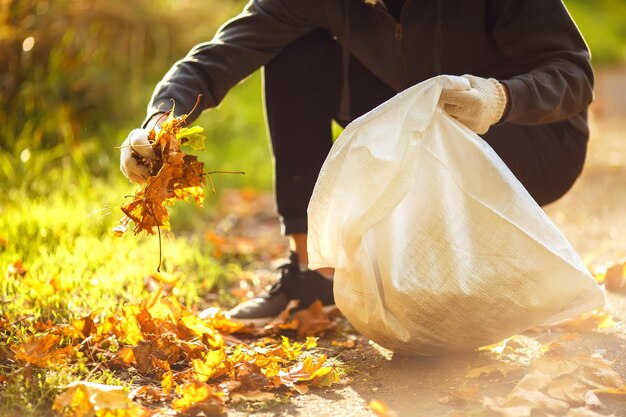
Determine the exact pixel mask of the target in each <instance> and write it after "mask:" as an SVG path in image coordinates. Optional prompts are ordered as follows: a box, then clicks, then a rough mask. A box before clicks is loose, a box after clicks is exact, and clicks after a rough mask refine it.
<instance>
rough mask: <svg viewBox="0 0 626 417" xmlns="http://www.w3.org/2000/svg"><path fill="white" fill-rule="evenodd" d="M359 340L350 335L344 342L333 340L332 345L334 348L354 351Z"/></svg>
mask: <svg viewBox="0 0 626 417" xmlns="http://www.w3.org/2000/svg"><path fill="white" fill-rule="evenodd" d="M357 340H358V337H357V336H355V335H353V334H349V335H346V339H345V340H343V341H340V340H334V339H333V340H332V341H331V344H332V345H333V346H337V347H342V348H346V349H354V348H355V347H356V341H357Z"/></svg>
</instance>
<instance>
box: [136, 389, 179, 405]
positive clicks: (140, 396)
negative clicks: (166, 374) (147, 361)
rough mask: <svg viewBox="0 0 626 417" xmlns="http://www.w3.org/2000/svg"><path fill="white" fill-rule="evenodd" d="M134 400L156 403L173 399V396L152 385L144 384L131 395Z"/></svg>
mask: <svg viewBox="0 0 626 417" xmlns="http://www.w3.org/2000/svg"><path fill="white" fill-rule="evenodd" d="M130 396H131V398H132V399H133V400H140V401H142V402H146V403H150V404H154V403H162V402H165V401H171V400H172V396H171V395H169V393H166V392H164V391H162V390H160V389H158V388H157V387H154V386H152V385H144V386H142V387H139V388H137V389H136V390H134V391H133V392H132V394H131V395H130Z"/></svg>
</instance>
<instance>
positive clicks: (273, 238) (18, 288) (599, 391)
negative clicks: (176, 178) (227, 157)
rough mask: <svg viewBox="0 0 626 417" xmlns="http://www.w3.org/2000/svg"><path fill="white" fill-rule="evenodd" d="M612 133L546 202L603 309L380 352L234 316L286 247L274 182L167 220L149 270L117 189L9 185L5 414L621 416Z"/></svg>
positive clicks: (623, 225) (314, 317) (331, 323)
mask: <svg viewBox="0 0 626 417" xmlns="http://www.w3.org/2000/svg"><path fill="white" fill-rule="evenodd" d="M622 128H623V123H616V124H611V123H608V122H606V121H603V122H602V124H601V125H599V126H596V130H595V133H594V134H595V136H594V139H595V141H594V140H592V145H591V150H590V158H589V161H588V165H587V168H586V170H585V174H584V175H583V177H582V178H581V180H580V181H579V182H578V183H577V185H576V186H575V187H574V189H573V190H572V191H571V192H570V193H569V194H568V196H566V198H564V199H563V200H562V201H560V202H558V203H557V204H555V205H553V206H551V207H548V208H547V212H548V214H549V215H550V216H551V217H552V218H553V219H554V220H555V222H556V223H557V225H558V226H559V227H560V228H561V229H562V230H563V231H564V233H565V234H566V236H567V237H568V238H569V239H570V241H571V242H572V243H573V245H574V247H575V248H576V249H577V250H578V251H579V252H580V253H581V255H583V257H584V260H585V262H586V263H587V265H589V267H590V268H591V269H592V271H593V272H594V275H595V276H596V278H597V279H598V281H600V282H602V283H605V284H606V286H607V288H608V289H609V291H608V302H609V303H608V305H607V307H606V308H605V309H603V310H601V311H594V312H590V313H588V314H585V315H583V316H581V317H578V318H575V319H573V320H571V321H569V322H567V323H563V324H560V325H558V326H552V327H544V328H536V329H531V330H529V331H528V332H526V333H524V334H522V335H516V336H514V337H512V338H510V339H507V340H505V341H502V342H501V343H498V344H496V345H493V346H486V347H484V348H482V349H480V350H477V351H472V352H468V353H466V354H463V355H453V356H452V355H446V356H437V357H408V356H398V355H393V353H391V352H389V351H386V350H385V349H383V348H381V347H379V346H377V345H375V344H372V343H370V342H368V341H367V340H365V339H364V338H363V337H361V336H359V335H358V334H356V333H355V332H354V330H353V329H352V328H351V327H350V325H349V324H348V323H347V322H346V321H345V320H344V319H343V318H342V317H341V315H340V314H333V315H331V316H327V315H326V314H325V313H324V312H323V311H322V310H321V308H320V306H319V305H313V306H312V307H311V308H310V309H307V310H305V311H302V312H300V313H297V314H296V315H293V316H288V315H284V316H282V317H280V318H279V319H278V320H277V321H276V322H274V323H271V324H270V325H268V326H267V327H265V328H249V327H244V326H243V325H242V324H241V323H237V322H234V321H231V320H229V319H228V318H227V317H226V316H225V315H224V314H223V309H224V308H227V307H229V306H232V305H234V304H235V303H237V302H238V301H239V300H241V299H244V298H246V297H250V296H252V295H253V294H255V293H256V292H258V291H259V290H260V289H261V288H263V287H264V286H265V285H266V284H268V283H269V282H271V280H272V279H273V277H274V276H275V275H274V274H275V267H277V266H279V265H280V262H281V258H282V257H284V256H285V254H286V250H287V246H286V242H285V241H284V240H283V239H282V238H281V237H280V234H279V227H278V220H277V219H276V217H275V215H274V212H273V202H272V197H271V195H270V194H269V193H262V192H257V191H254V190H250V189H244V190H239V191H226V190H222V192H221V194H220V196H219V197H214V198H215V201H213V202H211V204H210V205H209V207H208V208H207V209H204V210H206V212H207V213H208V219H205V220H203V221H197V222H195V223H194V225H195V227H194V229H193V233H191V234H189V235H183V234H179V235H174V234H172V233H165V232H164V234H163V242H162V244H163V254H164V255H163V263H162V271H161V272H160V273H158V272H156V271H155V270H156V268H155V267H156V265H157V261H158V257H159V255H158V252H159V250H158V243H157V240H156V237H155V236H131V235H128V236H124V237H122V238H116V237H114V236H113V234H112V233H111V229H112V228H113V226H115V224H116V222H117V219H118V218H119V211H117V207H118V206H119V203H120V196H122V195H124V192H123V191H124V190H123V191H121V192H118V191H116V192H115V193H113V192H111V186H110V185H107V184H102V183H99V182H97V181H94V182H92V183H90V184H89V187H84V188H81V189H80V191H81V192H80V193H78V192H76V190H75V189H74V190H72V188H71V187H68V188H67V189H64V190H53V191H52V192H50V193H48V194H46V195H40V196H27V195H25V194H24V191H23V190H22V191H21V190H17V189H13V190H9V191H8V192H7V193H5V194H4V195H3V196H2V197H1V198H2V200H0V201H1V202H2V205H1V206H0V208H1V210H2V211H1V214H2V215H1V216H0V274H2V292H1V294H0V309H1V312H0V404H2V407H0V415H2V416H68V417H70V416H80V417H83V416H118V417H123V416H175V415H181V416H183V415H191V416H196V415H205V416H211V415H229V416H243V415H257V416H288V415H329V416H331V415H332V416H373V415H378V416H429V417H430V416H434V417H438V416H442V417H443V416H448V417H478V416H488V417H491V416H493V417H549V416H570V417H598V416H616V417H618V416H626V411H625V410H626V385H625V380H624V379H625V378H626V355H624V351H625V349H624V348H625V347H626V325H625V324H624V321H625V320H626V289H625V288H626V285H624V283H625V280H626V278H625V276H626V274H625V267H624V265H625V261H624V259H623V257H624V256H625V255H626V253H624V252H626V237H624V235H625V234H623V233H621V232H620V231H622V230H626V213H623V212H624V210H623V209H622V207H623V206H624V204H626V197H624V196H621V195H620V193H618V192H616V191H615V190H618V189H620V187H621V186H623V178H624V175H625V174H626V172H625V171H626V158H625V157H624V156H623V155H626V149H625V148H624V144H623V143H622V142H623V141H621V140H620V138H621V135H620V134H619V132H621V131H622ZM72 191H74V192H72ZM127 191H128V193H127V194H129V195H133V194H132V188H131V187H129V188H128V190H127ZM140 201H142V200H140ZM194 210H195V209H194ZM197 210H199V211H201V210H202V209H197ZM181 213H182V215H181ZM181 213H179V214H178V217H177V215H176V213H174V216H173V220H172V223H173V224H174V225H175V224H176V222H177V221H178V220H177V219H181V218H183V217H186V216H188V213H189V212H188V211H183V212H181ZM181 216H182V217H181ZM174 227H175V226H174Z"/></svg>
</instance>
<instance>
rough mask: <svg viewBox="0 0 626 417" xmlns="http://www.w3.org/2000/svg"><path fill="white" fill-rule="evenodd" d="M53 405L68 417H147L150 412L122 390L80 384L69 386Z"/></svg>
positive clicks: (87, 383)
mask: <svg viewBox="0 0 626 417" xmlns="http://www.w3.org/2000/svg"><path fill="white" fill-rule="evenodd" d="M64 389H65V391H64V392H62V393H61V394H59V395H58V396H57V397H56V398H55V400H54V404H53V405H52V409H53V410H54V411H56V412H57V413H59V414H60V415H61V416H64V417H85V416H106V415H115V416H116V417H147V416H150V415H152V412H150V411H149V410H148V409H146V408H143V407H141V406H139V405H138V404H135V403H133V402H132V400H131V399H130V398H129V397H128V394H127V393H126V391H124V389H123V388H122V387H118V386H112V385H103V384H97V383H95V382H86V381H77V382H73V383H71V384H70V385H68V386H66V387H65V388H64Z"/></svg>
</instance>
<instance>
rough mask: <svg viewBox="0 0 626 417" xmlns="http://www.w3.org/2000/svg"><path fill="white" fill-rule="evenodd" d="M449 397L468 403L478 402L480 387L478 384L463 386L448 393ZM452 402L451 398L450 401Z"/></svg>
mask: <svg viewBox="0 0 626 417" xmlns="http://www.w3.org/2000/svg"><path fill="white" fill-rule="evenodd" d="M448 392H449V393H450V395H451V396H452V397H453V398H454V399H456V400H462V401H468V402H480V399H479V394H480V385H479V384H463V385H461V386H460V387H458V388H453V389H450V390H449V391H448ZM450 400H452V398H451V399H450Z"/></svg>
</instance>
